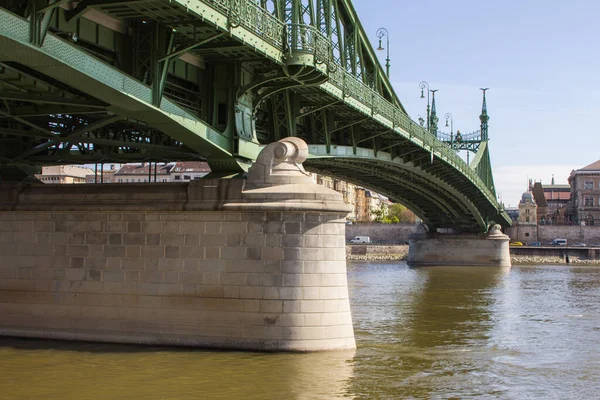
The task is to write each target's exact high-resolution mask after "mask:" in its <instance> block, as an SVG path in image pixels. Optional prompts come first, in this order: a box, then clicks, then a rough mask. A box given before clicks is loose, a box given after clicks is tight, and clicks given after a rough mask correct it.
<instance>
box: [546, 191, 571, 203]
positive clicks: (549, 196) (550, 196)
mask: <svg viewBox="0 0 600 400" xmlns="http://www.w3.org/2000/svg"><path fill="white" fill-rule="evenodd" d="M544 196H545V197H546V200H565V201H569V200H570V199H571V192H570V191H569V192H557V191H554V192H548V191H545V190H544Z"/></svg>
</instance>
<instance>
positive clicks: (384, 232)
mask: <svg viewBox="0 0 600 400" xmlns="http://www.w3.org/2000/svg"><path fill="white" fill-rule="evenodd" d="M423 232H424V229H423V227H422V226H421V225H415V224H379V223H357V224H354V225H346V241H348V240H350V239H352V238H353V237H355V236H369V237H370V238H371V240H372V241H373V242H376V243H379V244H403V243H404V242H406V241H408V237H409V236H410V235H412V234H413V233H423Z"/></svg>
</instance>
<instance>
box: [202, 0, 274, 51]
mask: <svg viewBox="0 0 600 400" xmlns="http://www.w3.org/2000/svg"><path fill="white" fill-rule="evenodd" d="M203 1H204V2H205V3H207V4H209V5H210V6H212V7H214V8H215V9H217V10H219V11H221V12H222V13H223V14H225V15H227V16H228V17H229V24H230V25H231V26H232V27H236V26H243V27H244V28H246V29H247V30H249V31H251V32H253V33H255V34H256V35H257V36H260V37H262V38H263V39H264V40H266V41H267V42H269V43H271V44H272V45H274V46H276V47H279V48H283V47H284V44H285V41H284V31H285V24H284V23H283V22H281V21H280V20H279V19H278V18H277V17H275V16H274V15H272V14H271V13H270V12H269V11H267V10H265V9H264V8H262V7H261V6H260V5H258V4H256V3H254V2H252V1H251V0H203Z"/></svg>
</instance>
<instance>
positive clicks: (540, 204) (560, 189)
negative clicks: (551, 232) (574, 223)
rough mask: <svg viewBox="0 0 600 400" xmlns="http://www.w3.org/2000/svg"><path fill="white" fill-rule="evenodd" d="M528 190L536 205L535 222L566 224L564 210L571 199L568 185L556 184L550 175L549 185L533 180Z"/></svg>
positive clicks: (565, 210) (540, 223)
mask: <svg viewBox="0 0 600 400" xmlns="http://www.w3.org/2000/svg"><path fill="white" fill-rule="evenodd" d="M530 190H531V192H532V194H533V199H534V201H535V203H536V205H537V223H538V224H539V225H546V224H549V225H557V224H568V220H567V218H566V212H567V209H568V206H569V201H570V199H571V186H570V185H568V184H567V185H557V184H555V183H554V177H552V183H551V184H550V185H545V184H543V183H542V182H535V183H534V184H533V185H530Z"/></svg>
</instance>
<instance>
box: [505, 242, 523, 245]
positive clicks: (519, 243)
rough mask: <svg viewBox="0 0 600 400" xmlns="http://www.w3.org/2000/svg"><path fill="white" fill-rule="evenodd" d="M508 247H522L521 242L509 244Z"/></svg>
mask: <svg viewBox="0 0 600 400" xmlns="http://www.w3.org/2000/svg"><path fill="white" fill-rule="evenodd" d="M508 245H509V246H523V242H510V243H509V244H508Z"/></svg>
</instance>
